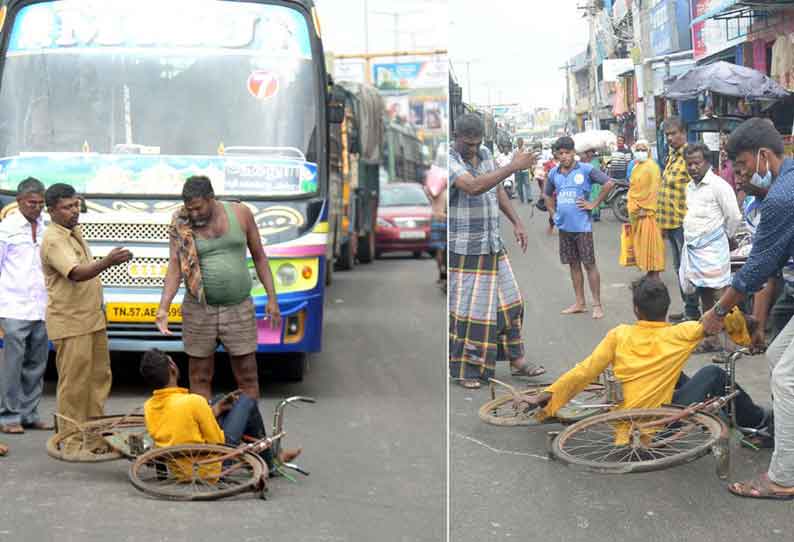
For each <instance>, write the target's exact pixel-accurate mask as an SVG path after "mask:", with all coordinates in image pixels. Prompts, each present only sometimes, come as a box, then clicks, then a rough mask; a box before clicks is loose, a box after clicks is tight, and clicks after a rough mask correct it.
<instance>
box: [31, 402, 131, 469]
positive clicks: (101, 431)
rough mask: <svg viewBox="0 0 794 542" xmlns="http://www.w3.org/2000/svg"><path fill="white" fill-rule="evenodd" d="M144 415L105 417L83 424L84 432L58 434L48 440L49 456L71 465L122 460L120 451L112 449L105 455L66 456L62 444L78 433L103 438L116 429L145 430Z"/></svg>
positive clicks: (84, 453) (75, 429)
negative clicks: (93, 434)
mask: <svg viewBox="0 0 794 542" xmlns="http://www.w3.org/2000/svg"><path fill="white" fill-rule="evenodd" d="M145 427H146V423H145V422H144V419H143V415H142V414H133V415H127V416H105V417H102V418H97V419H95V420H88V421H86V422H84V423H82V430H80V429H77V428H72V429H71V430H69V431H63V432H58V433H55V434H54V435H52V436H51V437H50V438H48V439H47V455H49V456H50V457H52V458H53V459H57V460H59V461H67V462H69V463H102V462H104V461H115V460H116V459H121V458H122V457H123V454H122V453H121V452H119V451H118V450H114V449H111V450H110V451H109V452H107V453H104V454H94V453H91V452H89V451H81V452H80V453H79V454H77V455H70V454H65V453H64V450H62V449H61V444H62V443H63V442H64V441H65V440H66V439H68V438H71V437H73V436H76V435H77V434H78V433H81V432H83V433H96V436H97V437H100V438H101V437H103V436H104V435H105V434H107V432H109V431H110V432H112V431H113V430H114V429H115V428H118V429H122V428H145Z"/></svg>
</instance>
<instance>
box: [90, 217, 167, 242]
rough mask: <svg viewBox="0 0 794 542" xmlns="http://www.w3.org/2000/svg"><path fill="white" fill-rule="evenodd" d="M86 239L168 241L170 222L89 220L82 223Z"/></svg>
mask: <svg viewBox="0 0 794 542" xmlns="http://www.w3.org/2000/svg"><path fill="white" fill-rule="evenodd" d="M81 227H82V228H81V229H82V233H83V239H85V240H86V241H112V242H118V243H125V244H126V243H163V242H168V224H113V223H105V222H88V223H85V224H81Z"/></svg>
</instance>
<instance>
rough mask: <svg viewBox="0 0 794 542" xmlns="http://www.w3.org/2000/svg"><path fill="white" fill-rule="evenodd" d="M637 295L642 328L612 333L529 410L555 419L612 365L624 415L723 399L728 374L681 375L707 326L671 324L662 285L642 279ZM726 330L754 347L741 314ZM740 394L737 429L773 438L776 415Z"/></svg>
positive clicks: (712, 368) (716, 370)
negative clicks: (758, 431)
mask: <svg viewBox="0 0 794 542" xmlns="http://www.w3.org/2000/svg"><path fill="white" fill-rule="evenodd" d="M632 291H633V297H634V314H635V315H636V316H637V319H638V322H637V323H636V324H634V325H626V324H624V325H620V326H618V327H616V328H614V329H612V330H611V331H610V332H609V333H608V334H607V336H606V337H605V338H604V340H603V341H601V344H599V345H598V346H597V347H596V349H595V350H594V351H593V353H592V354H590V356H589V357H587V358H586V359H585V360H584V361H582V362H581V363H579V364H578V365H577V366H576V367H574V368H573V369H571V370H570V371H568V372H567V373H565V374H564V375H562V376H561V377H560V378H559V379H557V381H556V382H554V384H552V385H551V386H549V387H548V388H546V389H545V390H543V392H542V393H539V394H537V395H535V396H534V397H531V398H529V400H528V402H529V404H530V405H539V406H544V408H543V410H541V411H540V412H539V413H538V417H539V418H541V419H544V418H547V417H551V416H554V415H555V414H556V413H557V411H558V410H559V409H560V408H561V407H562V406H564V405H565V404H566V403H567V402H568V401H569V400H570V399H571V398H572V397H574V396H575V395H576V394H578V393H579V392H581V391H582V390H584V389H585V387H587V385H588V384H589V383H591V382H593V380H595V379H596V378H598V376H599V375H600V374H601V373H602V372H604V370H605V369H606V368H607V367H609V366H610V365H612V370H613V371H614V374H615V377H616V378H617V379H618V380H619V381H620V383H621V385H622V387H623V401H622V402H621V403H620V404H619V405H618V406H617V408H618V409H620V410H622V409H629V408H657V407H660V406H662V405H664V404H670V403H673V404H679V405H689V404H692V403H696V402H700V401H703V400H704V399H706V398H708V397H717V396H721V395H724V392H725V384H726V379H727V374H726V373H725V371H724V370H722V369H721V368H720V367H717V366H716V365H708V366H706V367H703V368H702V369H700V370H699V371H698V372H696V373H695V374H694V376H692V377H691V378H690V377H688V376H687V375H686V374H684V373H683V372H682V369H683V367H684V364H685V363H686V362H687V360H688V359H689V356H690V354H691V353H692V351H693V350H694V349H695V347H696V346H697V345H698V343H699V342H700V341H702V340H703V338H704V337H705V334H704V330H703V325H702V324H700V323H699V322H694V321H689V322H684V323H681V324H678V325H671V324H668V323H667V322H666V318H667V310H668V309H669V308H670V293H669V292H668V291H667V287H666V286H665V285H664V283H663V282H662V281H660V280H659V279H656V278H649V277H643V278H641V279H639V280H637V281H636V282H634V283H633V284H632ZM725 327H726V330H727V331H728V333H729V335H730V337H731V339H732V340H733V341H734V342H736V343H737V344H740V345H745V346H746V345H749V343H750V335H749V331H748V325H747V322H746V321H745V318H744V316H743V315H742V313H741V312H739V311H738V309H737V310H734V311H733V312H732V313H731V314H730V315H729V316H728V317H727V318H726V319H725ZM737 388H738V389H739V395H738V396H737V397H736V403H735V404H736V421H737V423H738V424H739V425H740V426H742V427H753V428H759V429H761V428H766V430H767V433H768V434H770V435H771V434H772V432H773V423H772V412H771V411H769V410H765V409H763V408H761V407H760V406H758V405H756V404H755V403H754V402H753V400H752V399H750V396H749V395H747V393H745V392H744V390H742V389H741V388H740V387H738V386H737ZM771 443H772V441H771V439H769V438H764V439H763V441H761V442H759V444H760V445H762V446H765V447H768V446H771Z"/></svg>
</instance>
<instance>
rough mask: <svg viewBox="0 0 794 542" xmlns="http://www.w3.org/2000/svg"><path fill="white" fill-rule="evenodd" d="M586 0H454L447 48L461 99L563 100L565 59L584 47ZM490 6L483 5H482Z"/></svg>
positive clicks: (544, 103)
mask: <svg viewBox="0 0 794 542" xmlns="http://www.w3.org/2000/svg"><path fill="white" fill-rule="evenodd" d="M584 3H585V2H583V1H582V0H553V1H548V0H523V1H520V2H516V1H512V0H488V2H487V3H484V2H483V1H482V0H450V10H449V13H450V27H449V40H450V43H449V51H450V57H451V61H452V63H453V69H454V72H455V74H456V76H457V80H458V83H459V84H460V85H461V86H463V99H464V101H466V102H468V101H469V96H470V95H469V89H467V88H466V87H467V86H468V83H467V74H466V64H465V62H466V61H467V60H470V61H471V63H470V64H469V71H470V76H471V87H472V88H471V101H472V102H474V103H475V104H478V105H488V103H489V89H490V103H491V104H494V105H495V104H498V103H502V104H507V103H520V104H521V105H522V106H523V107H524V110H525V111H526V110H531V109H534V108H536V107H551V108H559V107H560V106H561V105H562V104H563V103H564V100H565V70H561V69H559V68H560V67H561V66H564V65H565V62H566V60H569V59H570V58H571V57H573V56H575V55H577V54H578V53H580V52H582V51H584V50H585V48H586V47H587V41H588V34H587V32H588V26H587V20H586V19H583V18H582V17H581V13H580V12H579V11H578V10H577V9H576V6H577V4H584ZM484 4H485V5H487V6H488V8H489V9H488V10H487V11H486V10H484V8H483V5H484Z"/></svg>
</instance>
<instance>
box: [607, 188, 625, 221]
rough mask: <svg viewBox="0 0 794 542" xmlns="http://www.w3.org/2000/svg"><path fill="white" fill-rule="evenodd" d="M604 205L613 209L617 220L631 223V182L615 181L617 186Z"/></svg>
mask: <svg viewBox="0 0 794 542" xmlns="http://www.w3.org/2000/svg"><path fill="white" fill-rule="evenodd" d="M604 205H608V206H609V207H611V208H612V213H613V214H614V215H615V218H617V219H618V220H620V221H621V222H628V221H629V182H628V181H621V180H617V181H615V186H614V187H613V188H612V191H611V192H610V193H609V195H608V196H607V198H606V200H605V201H604Z"/></svg>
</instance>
